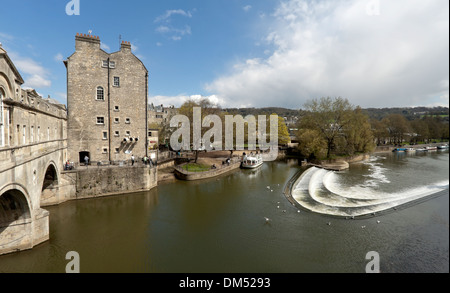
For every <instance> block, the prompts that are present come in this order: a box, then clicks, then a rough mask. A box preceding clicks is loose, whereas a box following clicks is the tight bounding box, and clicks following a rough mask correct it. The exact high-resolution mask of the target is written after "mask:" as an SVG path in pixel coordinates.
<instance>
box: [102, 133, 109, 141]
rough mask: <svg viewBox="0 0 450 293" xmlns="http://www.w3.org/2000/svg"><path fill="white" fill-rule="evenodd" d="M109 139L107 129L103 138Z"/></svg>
mask: <svg viewBox="0 0 450 293" xmlns="http://www.w3.org/2000/svg"><path fill="white" fill-rule="evenodd" d="M106 139H108V132H107V131H103V140H106Z"/></svg>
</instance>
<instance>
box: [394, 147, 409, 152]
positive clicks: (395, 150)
mask: <svg viewBox="0 0 450 293" xmlns="http://www.w3.org/2000/svg"><path fill="white" fill-rule="evenodd" d="M393 152H394V153H395V152H406V148H395V149H394V150H393Z"/></svg>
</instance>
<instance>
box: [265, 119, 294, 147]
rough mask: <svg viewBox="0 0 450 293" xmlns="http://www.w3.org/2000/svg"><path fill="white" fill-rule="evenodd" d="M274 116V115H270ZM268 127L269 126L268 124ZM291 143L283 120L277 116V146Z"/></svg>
mask: <svg viewBox="0 0 450 293" xmlns="http://www.w3.org/2000/svg"><path fill="white" fill-rule="evenodd" d="M272 115H276V114H272ZM269 125H270V124H269ZM290 142H291V137H290V135H289V130H288V128H287V126H286V123H285V122H284V118H283V117H280V116H278V144H282V145H286V144H288V143H290Z"/></svg>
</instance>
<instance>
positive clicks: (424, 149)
mask: <svg viewBox="0 0 450 293" xmlns="http://www.w3.org/2000/svg"><path fill="white" fill-rule="evenodd" d="M416 152H428V150H427V148H418V149H416Z"/></svg>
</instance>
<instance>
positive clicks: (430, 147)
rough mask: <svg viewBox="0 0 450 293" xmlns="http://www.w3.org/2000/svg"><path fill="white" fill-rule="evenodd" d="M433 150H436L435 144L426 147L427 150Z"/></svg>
mask: <svg viewBox="0 0 450 293" xmlns="http://www.w3.org/2000/svg"><path fill="white" fill-rule="evenodd" d="M435 150H437V147H435V146H429V147H427V151H435Z"/></svg>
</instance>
